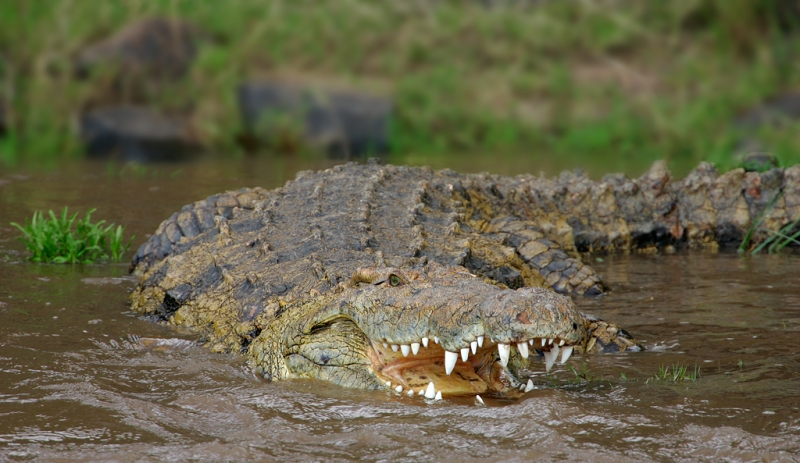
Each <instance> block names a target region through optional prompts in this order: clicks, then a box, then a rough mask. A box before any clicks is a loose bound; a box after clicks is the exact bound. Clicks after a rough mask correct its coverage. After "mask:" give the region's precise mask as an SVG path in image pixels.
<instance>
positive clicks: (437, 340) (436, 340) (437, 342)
mask: <svg viewBox="0 0 800 463" xmlns="http://www.w3.org/2000/svg"><path fill="white" fill-rule="evenodd" d="M433 342H434V343H436V344H439V338H437V337H436V336H434V337H433Z"/></svg>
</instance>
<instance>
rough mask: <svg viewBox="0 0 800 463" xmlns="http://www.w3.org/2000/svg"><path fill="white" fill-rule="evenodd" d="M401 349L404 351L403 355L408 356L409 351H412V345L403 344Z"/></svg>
mask: <svg viewBox="0 0 800 463" xmlns="http://www.w3.org/2000/svg"><path fill="white" fill-rule="evenodd" d="M400 350H401V351H402V352H403V357H408V353H409V352H411V346H409V345H408V344H403V345H402V346H400Z"/></svg>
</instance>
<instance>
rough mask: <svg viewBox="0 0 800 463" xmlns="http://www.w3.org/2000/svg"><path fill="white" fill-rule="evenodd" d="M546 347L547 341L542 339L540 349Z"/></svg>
mask: <svg viewBox="0 0 800 463" xmlns="http://www.w3.org/2000/svg"><path fill="white" fill-rule="evenodd" d="M546 345H547V339H545V338H542V347H544V346H546Z"/></svg>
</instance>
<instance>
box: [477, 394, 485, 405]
mask: <svg viewBox="0 0 800 463" xmlns="http://www.w3.org/2000/svg"><path fill="white" fill-rule="evenodd" d="M475 400H477V401H478V403H479V404H481V405H486V404H485V403H483V399H481V396H479V395H476V396H475Z"/></svg>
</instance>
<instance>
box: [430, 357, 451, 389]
mask: <svg viewBox="0 0 800 463" xmlns="http://www.w3.org/2000/svg"><path fill="white" fill-rule="evenodd" d="M457 360H458V354H456V353H455V352H450V351H449V350H446V351H444V372H445V373H447V374H448V375H449V374H450V373H452V372H453V368H455V366H456V361H457ZM431 384H433V383H431Z"/></svg>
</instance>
